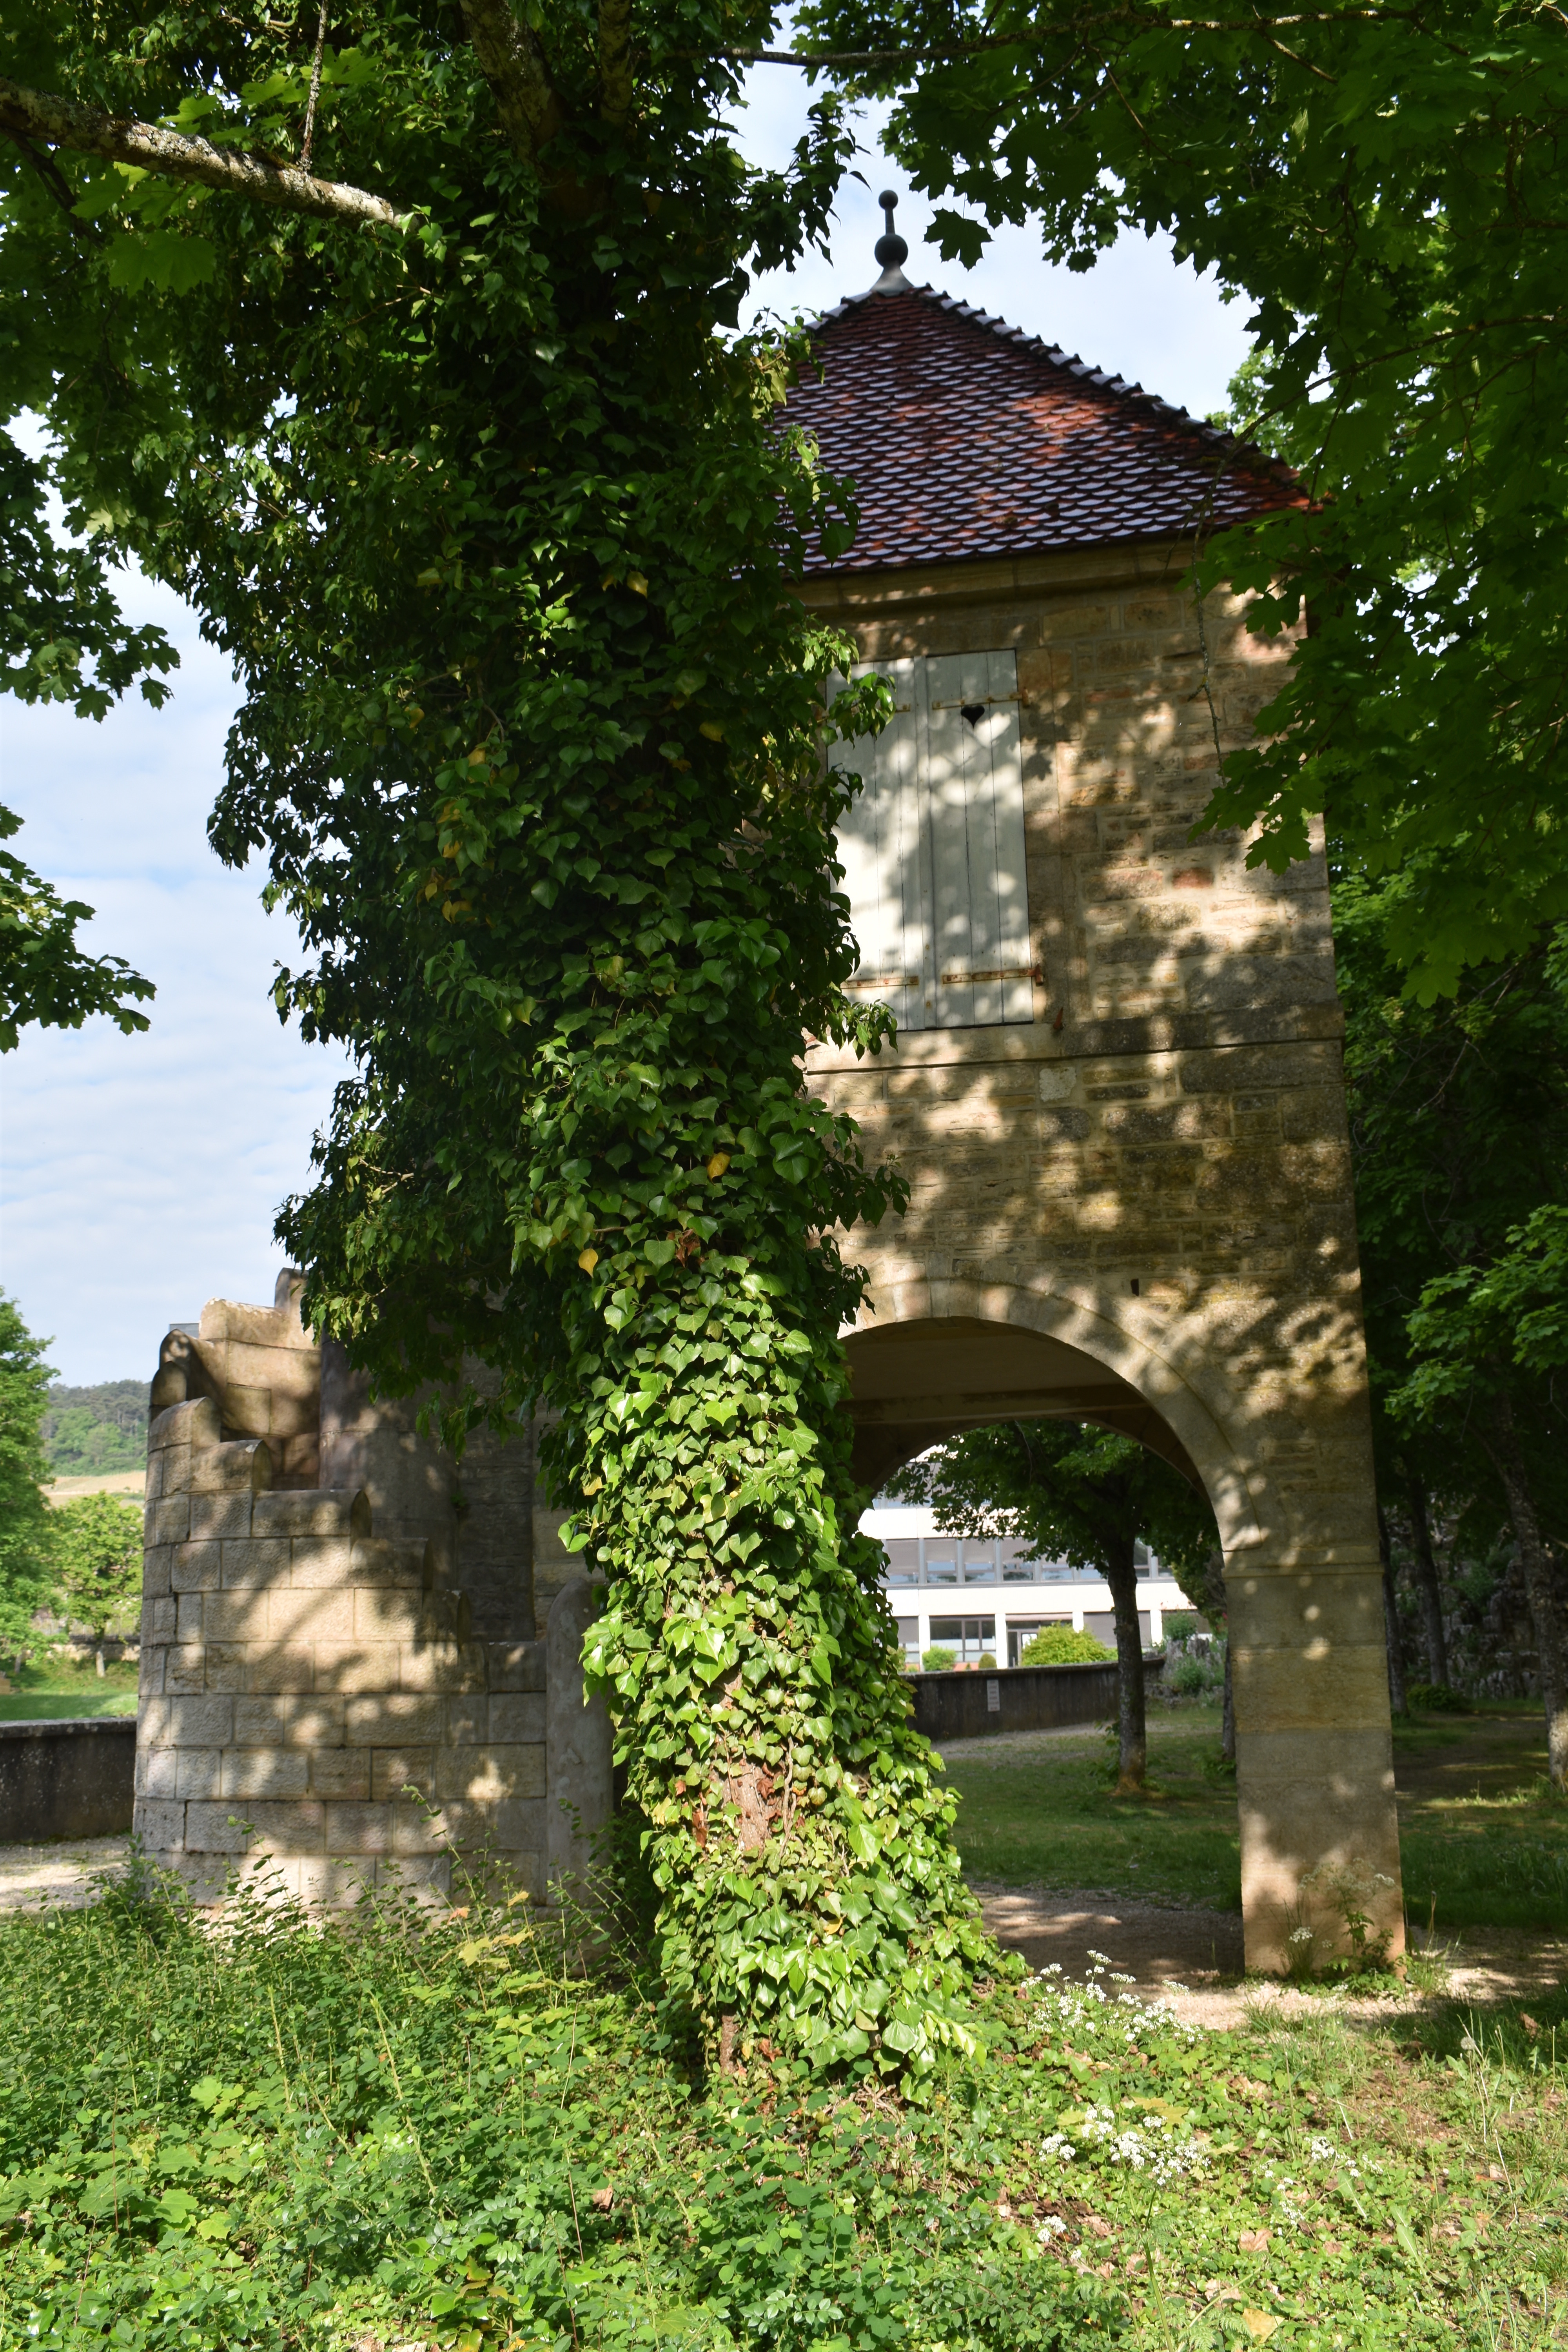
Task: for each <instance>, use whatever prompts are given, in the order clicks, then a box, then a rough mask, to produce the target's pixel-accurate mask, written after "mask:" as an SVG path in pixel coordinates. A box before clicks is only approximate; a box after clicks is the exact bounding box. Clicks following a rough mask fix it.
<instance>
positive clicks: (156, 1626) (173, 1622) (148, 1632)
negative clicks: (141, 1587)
mask: <svg viewBox="0 0 1568 2352" xmlns="http://www.w3.org/2000/svg"><path fill="white" fill-rule="evenodd" d="M178 1634H179V1609H178V1604H177V1603H176V1602H175V1601H174V1600H172V1599H171V1600H168V1601H143V1603H142V1640H143V1641H144V1642H173V1641H175V1640H176V1639H177V1638H178Z"/></svg>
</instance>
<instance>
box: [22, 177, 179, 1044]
mask: <svg viewBox="0 0 1568 2352" xmlns="http://www.w3.org/2000/svg"><path fill="white" fill-rule="evenodd" d="M37 166H38V168H40V169H44V170H47V161H46V159H45V158H44V157H43V156H42V155H41V154H40V155H38V156H37ZM46 488H47V472H46V469H45V467H43V466H42V465H40V464H39V463H38V462H37V460H36V459H33V458H30V457H26V455H25V454H24V452H23V451H22V450H21V449H19V448H18V447H17V446H16V442H15V441H14V440H13V439H12V437H11V436H10V435H9V434H8V433H6V432H5V430H4V426H3V425H0V693H9V694H15V695H17V696H19V697H20V698H21V699H22V700H23V701H24V702H63V703H68V705H69V706H70V708H71V709H73V710H74V711H75V712H76V713H77V716H78V717H79V718H81V719H101V718H102V717H103V714H104V712H105V711H106V710H107V709H109V707H110V703H112V702H113V701H115V700H116V699H117V698H118V697H119V696H120V695H121V694H122V693H123V692H124V691H125V689H126V688H127V687H128V686H129V685H130V684H131V683H132V680H133V679H135V678H137V677H141V680H142V693H143V695H144V696H145V697H146V698H147V700H148V701H150V702H151V703H153V706H154V707H157V706H158V705H159V704H160V703H162V702H163V700H165V699H166V698H167V694H168V688H166V687H165V686H164V685H163V682H162V680H161V679H159V678H156V677H153V676H152V675H151V672H152V671H153V669H172V668H173V667H174V664H175V662H176V660H177V656H176V655H175V654H174V650H173V648H172V647H171V646H169V645H168V643H167V641H166V640H165V638H164V636H163V631H162V630H161V629H156V628H152V627H146V628H133V627H132V626H131V625H128V624H127V623H126V622H125V621H123V620H122V619H121V615H120V612H119V609H118V607H117V605H116V604H115V600H114V596H113V593H112V592H111V589H110V585H109V583H107V582H106V580H105V578H104V573H103V565H102V562H101V558H100V554H99V552H98V551H96V550H95V549H94V548H92V547H91V546H90V545H87V546H77V547H62V546H61V545H60V544H59V542H58V541H57V539H56V537H55V535H54V533H53V531H52V530H50V528H49V523H48V520H47V515H46V513H45V511H44V499H45V493H46ZM20 830H21V819H20V818H19V817H17V816H15V815H13V814H12V812H11V811H10V810H9V809H6V808H0V841H7V840H9V839H11V837H12V836H13V835H15V834H16V833H18V832H19V831H20ZM91 914H92V908H90V907H89V906H85V905H84V904H83V903H82V901H81V900H80V899H79V898H60V896H59V894H58V891H56V890H55V889H53V888H52V887H51V886H50V885H49V884H48V883H47V882H45V881H43V880H42V879H41V878H40V877H38V876H37V874H35V873H34V872H33V870H32V868H31V867H30V866H25V865H24V864H23V863H22V860H21V859H20V858H19V857H17V856H15V855H14V853H13V852H12V851H10V850H8V849H0V1054H5V1053H9V1052H10V1051H11V1050H12V1048H13V1047H14V1046H15V1045H16V1041H17V1037H18V1034H19V1033H20V1032H21V1030H22V1029H24V1028H25V1027H26V1026H28V1025H29V1024H33V1023H37V1024H42V1025H44V1026H46V1027H51V1028H58V1029H79V1028H80V1027H81V1024H82V1023H83V1022H84V1021H85V1020H87V1019H88V1018H89V1015H91V1014H93V1013H107V1014H108V1016H109V1017H110V1020H112V1021H114V1022H116V1023H117V1024H119V1026H120V1028H121V1029H122V1030H123V1031H124V1032H125V1034H126V1035H127V1036H129V1035H131V1034H133V1033H134V1032H135V1031H136V1030H138V1029H145V1028H146V1026H147V1016H146V1014H145V1013H138V1012H136V1011H135V1010H134V1008H133V1006H132V1005H131V1004H129V1003H127V1002H126V1000H127V998H130V997H134V998H137V999H139V1000H142V1001H145V1000H146V999H148V998H150V997H151V996H153V993H154V991H153V983H152V982H151V981H147V980H143V979H142V978H141V976H140V974H139V973H136V972H133V971H132V970H131V967H130V965H129V964H127V963H125V962H124V961H122V960H121V958H120V957H119V956H89V955H88V954H87V953H86V951H85V950H83V949H82V948H81V947H80V946H79V943H78V940H77V936H76V931H77V925H78V924H79V923H85V922H86V921H88V920H89V918H90V917H91Z"/></svg>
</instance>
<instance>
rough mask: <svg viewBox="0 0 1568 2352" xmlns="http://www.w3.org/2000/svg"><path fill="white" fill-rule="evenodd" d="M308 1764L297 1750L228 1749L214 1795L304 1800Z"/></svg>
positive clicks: (301, 1750)
mask: <svg viewBox="0 0 1568 2352" xmlns="http://www.w3.org/2000/svg"><path fill="white" fill-rule="evenodd" d="M310 1760H311V1759H310V1757H309V1755H308V1754H307V1753H306V1752H305V1750H304V1749H303V1748H229V1749H228V1751H227V1752H226V1755H225V1757H224V1759H223V1782H222V1787H221V1790H215V1791H214V1792H213V1793H214V1794H221V1795H223V1796H225V1797H234V1798H250V1797H303V1796H305V1795H307V1794H308V1793H309V1790H310ZM191 1793H192V1794H193V1795H195V1794H205V1793H206V1792H205V1790H202V1791H197V1790H193V1791H192V1792H191Z"/></svg>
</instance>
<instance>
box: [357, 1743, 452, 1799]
mask: <svg viewBox="0 0 1568 2352" xmlns="http://www.w3.org/2000/svg"><path fill="white" fill-rule="evenodd" d="M363 1753H365V1754H367V1755H368V1756H369V1758H370V1793H371V1795H372V1796H373V1797H375V1798H378V1799H381V1800H384V1801H391V1800H393V1799H394V1798H399V1799H400V1798H402V1797H403V1795H404V1793H405V1790H407V1789H408V1788H410V1787H411V1786H412V1787H413V1788H416V1789H417V1790H418V1791H419V1793H420V1795H421V1796H422V1797H424V1798H426V1799H428V1798H429V1797H430V1795H431V1793H432V1791H433V1790H434V1789H435V1786H436V1757H437V1750H436V1749H435V1748H367V1749H365V1750H363Z"/></svg>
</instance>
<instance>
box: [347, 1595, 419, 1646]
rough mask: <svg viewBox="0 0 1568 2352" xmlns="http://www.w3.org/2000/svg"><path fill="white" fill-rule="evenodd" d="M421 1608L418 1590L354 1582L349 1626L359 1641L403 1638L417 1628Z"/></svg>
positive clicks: (405, 1639)
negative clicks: (355, 1583) (398, 1589)
mask: <svg viewBox="0 0 1568 2352" xmlns="http://www.w3.org/2000/svg"><path fill="white" fill-rule="evenodd" d="M424 1612H425V1596H424V1594H423V1592H422V1591H407V1590H404V1591H388V1590H386V1589H384V1588H383V1587H380V1586H374V1585H372V1586H365V1585H357V1586H356V1587H355V1588H354V1593H353V1621H352V1622H353V1633H354V1634H355V1637H356V1638H357V1639H358V1640H360V1641H362V1642H405V1641H407V1640H409V1639H410V1638H411V1637H412V1636H414V1635H415V1634H416V1633H418V1632H419V1631H420V1628H421V1623H422V1621H423V1617H424Z"/></svg>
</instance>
